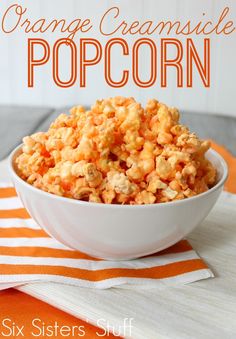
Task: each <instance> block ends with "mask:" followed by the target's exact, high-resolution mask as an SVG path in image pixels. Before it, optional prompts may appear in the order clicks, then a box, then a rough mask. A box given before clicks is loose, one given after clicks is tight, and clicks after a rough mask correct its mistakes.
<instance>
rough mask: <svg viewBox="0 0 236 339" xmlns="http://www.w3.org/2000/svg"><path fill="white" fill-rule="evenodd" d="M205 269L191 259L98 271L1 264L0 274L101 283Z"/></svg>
mask: <svg viewBox="0 0 236 339" xmlns="http://www.w3.org/2000/svg"><path fill="white" fill-rule="evenodd" d="M205 268H207V266H206V264H205V263H204V262H203V261H202V260H201V259H192V260H185V261H181V262H177V263H172V264H167V265H164V266H157V267H150V268H140V269H130V268H122V269H120V268H111V269H104V270H98V271H90V270H85V269H80V268H72V267H63V266H36V265H9V264H1V265H0V272H1V274H51V275H60V276H64V277H69V278H77V279H83V280H89V281H102V280H106V279H111V278H119V277H128V278H150V279H163V278H170V277H174V276H177V275H180V274H183V273H187V272H192V271H197V270H200V269H205Z"/></svg>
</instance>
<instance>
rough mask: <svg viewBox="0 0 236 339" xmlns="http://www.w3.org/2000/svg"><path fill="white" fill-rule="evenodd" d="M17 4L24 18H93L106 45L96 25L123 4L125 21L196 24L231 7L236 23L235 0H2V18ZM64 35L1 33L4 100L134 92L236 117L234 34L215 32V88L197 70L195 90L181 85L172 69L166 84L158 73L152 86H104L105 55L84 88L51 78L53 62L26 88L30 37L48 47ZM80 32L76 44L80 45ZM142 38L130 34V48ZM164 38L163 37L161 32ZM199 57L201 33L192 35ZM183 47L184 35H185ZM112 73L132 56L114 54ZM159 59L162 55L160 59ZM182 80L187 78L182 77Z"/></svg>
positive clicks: (70, 100)
mask: <svg viewBox="0 0 236 339" xmlns="http://www.w3.org/2000/svg"><path fill="white" fill-rule="evenodd" d="M14 3H18V4H21V5H22V6H23V7H27V8H28V10H27V12H26V14H25V16H24V17H25V18H27V17H28V18H30V19H32V20H37V19H39V18H41V17H44V18H46V19H48V20H50V21H51V20H52V19H55V18H57V19H60V18H65V19H67V20H68V21H72V20H74V19H75V18H84V19H85V18H91V19H92V21H93V25H94V28H93V30H92V31H90V32H89V35H88V34H87V35H86V34H84V35H83V37H93V38H97V39H99V40H100V42H101V43H102V44H104V42H105V41H106V40H107V38H105V37H103V38H102V37H101V35H100V34H99V33H98V29H97V27H98V24H99V21H100V19H101V17H102V15H103V14H104V13H105V11H106V10H107V9H108V8H109V7H112V6H118V7H119V8H120V16H121V17H122V18H123V19H125V20H127V21H130V22H132V21H134V20H137V19H138V20H140V21H143V22H144V21H146V20H154V21H156V22H158V21H161V20H164V21H165V20H181V21H182V22H185V21H187V20H188V19H191V20H192V22H193V23H195V22H197V21H198V20H199V19H201V18H202V13H203V12H204V13H206V15H205V17H207V18H209V19H210V20H212V21H217V18H218V17H219V16H220V13H221V12H222V10H223V8H224V7H226V6H229V7H230V15H229V20H234V22H235V24H236V0H228V1H225V0H129V1H128V0H121V1H108V0H106V1H103V0H102V1H101V0H99V1H97V0H86V1H84V0H82V1H80V0H33V1H27V0H24V1H21V0H15V1H9V0H1V2H0V13H1V17H2V15H3V13H4V11H5V10H6V8H7V7H8V6H10V5H11V4H14ZM63 36H65V35H59V34H58V33H54V34H52V33H47V34H46V33H44V34H43V35H40V34H38V33H37V34H35V35H34V34H27V35H26V34H25V33H24V32H22V31H21V30H19V29H18V30H16V31H15V32H14V33H12V34H4V33H3V32H0V61H1V62H0V104H14V105H17V104H26V105H44V106H63V105H71V106H72V105H73V104H84V105H88V104H90V103H92V102H94V101H95V100H96V99H97V98H103V97H107V96H114V95H125V96H134V97H135V98H136V99H137V100H139V101H141V102H143V103H144V102H145V101H146V100H147V99H148V98H150V97H156V98H158V99H159V100H160V101H163V102H166V103H167V104H169V105H172V106H177V107H179V108H180V109H186V110H190V111H199V112H202V113H204V112H207V113H217V114H225V115H234V116H236V104H235V99H236V86H235V79H236V33H235V32H234V33H233V34H231V35H230V36H223V35H222V36H216V35H211V87H210V88H205V87H204V86H203V84H202V82H201V80H200V77H199V75H198V74H197V73H196V74H195V77H194V83H193V88H186V86H185V88H177V86H176V76H175V71H174V69H173V70H170V71H169V76H168V87H167V88H161V87H160V77H159V76H158V78H157V83H156V84H155V85H154V86H153V87H151V88H148V89H140V88H138V87H137V86H136V85H135V84H134V83H133V80H132V78H131V79H130V80H129V82H128V84H127V85H126V86H125V87H123V88H121V89H113V88H111V87H109V86H108V85H106V83H105V80H104V67H103V62H104V59H102V60H101V62H100V63H99V65H96V66H94V67H90V69H88V71H87V86H86V88H83V89H81V88H80V87H79V81H77V82H76V84H75V85H74V86H73V87H71V88H68V89H64V88H59V87H57V86H56V85H55V84H54V82H53V79H52V73H51V68H52V65H51V61H50V62H49V63H48V64H47V65H45V66H43V67H41V68H40V69H39V68H38V69H37V70H36V71H35V87H34V88H31V89H30V88H27V39H28V38H29V37H41V38H44V39H46V40H48V41H49V43H50V46H52V45H53V42H55V40H56V39H59V38H60V37H63ZM80 37H81V34H79V35H77V36H76V38H75V40H74V41H75V42H76V44H77V46H78V47H79V44H78V42H79V38H80ZM139 37H140V36H133V37H126V39H127V41H128V42H129V44H130V46H132V44H133V42H134V41H135V40H136V39H138V38H139ZM161 37H165V36H164V35H162V36H161ZM151 38H152V39H153V40H154V41H155V42H156V44H157V48H158V52H159V57H160V44H159V41H160V36H158V35H156V36H155V35H153V36H151ZM192 38H193V39H194V42H195V43H196V46H197V48H198V49H199V51H200V55H201V46H202V45H203V40H202V39H203V37H196V36H192ZM182 42H183V46H184V47H185V39H182ZM61 55H62V61H61V63H60V74H61V75H62V77H63V75H66V74H67V70H68V58H67V54H66V53H62V54H61ZM112 60H113V61H112V63H113V69H114V73H113V74H114V77H117V79H118V74H119V71H121V69H122V67H123V66H124V67H125V66H126V67H127V66H128V68H129V69H131V56H130V57H125V58H124V57H120V54H119V53H118V52H116V51H115V53H114V54H113V59H112ZM147 60H148V54H147V53H146V52H144V53H143V56H142V58H141V59H140V62H141V74H143V75H145V74H147V69H148V68H149V67H148V63H147ZM158 62H160V59H158ZM184 83H186V78H185V77H184Z"/></svg>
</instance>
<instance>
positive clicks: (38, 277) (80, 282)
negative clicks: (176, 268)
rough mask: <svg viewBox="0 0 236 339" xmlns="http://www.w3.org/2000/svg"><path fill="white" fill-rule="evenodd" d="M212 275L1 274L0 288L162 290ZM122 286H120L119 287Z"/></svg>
mask: <svg viewBox="0 0 236 339" xmlns="http://www.w3.org/2000/svg"><path fill="white" fill-rule="evenodd" d="M213 276H214V275H213V273H212V272H211V270H209V269H201V270H197V271H193V272H188V273H184V274H180V275H178V276H175V277H169V278H163V279H146V278H127V277H119V278H111V279H104V280H101V281H95V282H94V281H89V280H84V279H77V278H70V277H65V276H60V275H52V274H8V275H5V274H1V275H0V286H1V284H2V283H12V281H14V283H18V282H19V283H22V284H27V283H29V282H55V283H62V284H67V285H74V286H80V287H89V288H99V289H106V288H110V287H115V286H117V287H124V288H125V287H126V288H129V289H136V288H137V286H139V288H147V287H148V286H149V287H152V288H154V287H155V288H163V287H164V286H175V285H180V284H188V283H191V282H194V281H197V280H201V279H207V278H211V277H213ZM121 285H122V286H121Z"/></svg>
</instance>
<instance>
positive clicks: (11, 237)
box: [0, 184, 213, 289]
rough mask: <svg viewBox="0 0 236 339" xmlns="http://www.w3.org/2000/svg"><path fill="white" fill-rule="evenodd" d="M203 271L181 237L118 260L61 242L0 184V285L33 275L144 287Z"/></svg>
mask: <svg viewBox="0 0 236 339" xmlns="http://www.w3.org/2000/svg"><path fill="white" fill-rule="evenodd" d="M42 213H44V212H43V211H42ZM209 277H213V273H212V271H211V270H210V269H209V268H208V267H207V265H206V264H205V263H204V261H203V260H202V259H201V258H200V257H199V256H198V255H197V253H196V252H195V251H194V250H193V248H192V247H191V245H190V244H189V243H188V241H187V240H182V241H180V242H179V243H177V244H175V245H174V246H172V247H170V248H168V249H166V250H164V251H162V252H159V253H157V254H154V255H150V256H147V257H143V258H139V259H135V260H128V261H118V262H116V261H106V260H101V259H97V258H93V257H90V256H89V255H86V254H84V253H81V252H78V251H74V250H72V249H70V248H67V247H66V246H64V245H63V244H61V243H59V242H58V241H57V240H55V239H53V238H51V237H50V236H49V235H48V234H47V233H45V232H44V231H43V230H42V229H41V228H40V227H39V226H38V225H37V224H36V223H35V221H34V220H33V219H31V218H30V216H29V215H28V213H27V211H26V210H25V209H24V208H23V206H22V203H21V201H20V199H19V198H18V197H17V195H16V192H15V189H14V188H13V187H9V186H6V185H4V184H1V185H0V289H4V288H6V287H8V286H13V285H21V284H25V283H28V282H39V281H40V282H56V283H63V284H71V285H76V286H81V287H92V288H103V289H104V288H109V287H114V286H121V285H122V286H123V287H128V288H132V287H136V288H137V287H138V288H147V287H158V286H162V285H175V284H176V283H179V284H185V283H190V282H193V281H196V280H200V279H206V278H209Z"/></svg>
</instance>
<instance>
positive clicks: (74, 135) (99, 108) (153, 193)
mask: <svg viewBox="0 0 236 339" xmlns="http://www.w3.org/2000/svg"><path fill="white" fill-rule="evenodd" d="M209 147H210V143H209V142H208V141H204V140H200V139H199V138H198V137H197V136H196V134H195V133H190V131H189V129H188V128H187V127H186V126H184V125H181V124H180V123H179V112H178V110H177V109H175V108H169V107H167V106H166V105H164V104H162V103H160V102H158V101H157V100H154V99H153V100H149V101H148V103H147V105H146V108H143V107H142V106H141V105H140V104H139V103H137V102H136V101H135V100H134V99H133V98H124V97H115V98H110V99H105V100H98V101H96V103H95V104H94V105H93V106H92V107H91V109H90V110H87V111H86V110H85V109H84V108H83V107H82V106H77V107H74V108H72V109H71V111H70V114H60V115H59V116H58V117H57V119H56V120H55V121H54V122H53V123H52V124H51V126H50V128H49V130H48V131H47V132H45V133H43V132H40V133H35V134H33V135H31V136H27V137H25V138H24V139H23V147H22V153H21V154H20V155H19V156H18V157H17V159H16V165H17V168H18V173H19V175H20V176H21V178H22V179H24V180H26V181H27V182H28V183H29V184H31V185H33V186H35V187H37V188H39V189H42V190H44V191H46V192H49V193H53V194H56V195H60V196H64V197H68V198H73V199H79V200H85V201H89V202H95V203H106V204H131V205H134V204H153V203H161V202H168V201H174V200H179V199H185V198H189V197H192V196H194V195H196V194H199V193H202V192H205V191H206V190H208V189H209V188H210V187H212V186H213V185H214V184H215V182H216V170H215V168H214V167H213V165H212V164H211V163H210V162H209V161H208V160H207V159H206V158H205V153H206V151H207V150H208V149H209Z"/></svg>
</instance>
